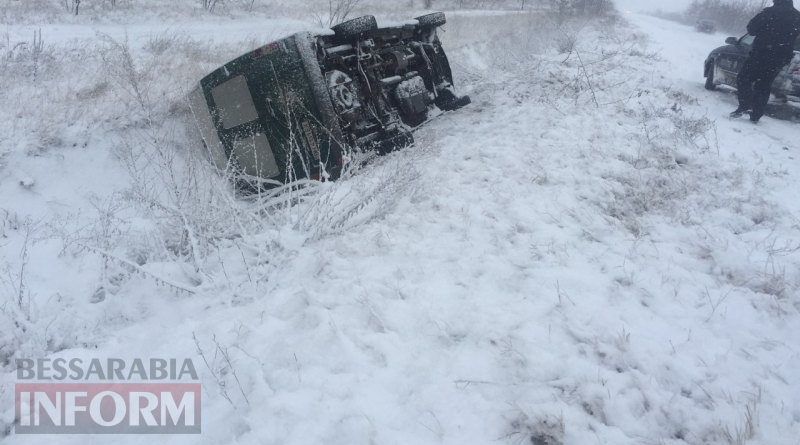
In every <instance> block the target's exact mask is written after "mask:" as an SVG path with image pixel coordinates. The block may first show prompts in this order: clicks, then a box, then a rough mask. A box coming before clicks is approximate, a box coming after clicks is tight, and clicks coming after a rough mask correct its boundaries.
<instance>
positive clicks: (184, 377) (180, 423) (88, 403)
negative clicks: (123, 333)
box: [14, 358, 200, 434]
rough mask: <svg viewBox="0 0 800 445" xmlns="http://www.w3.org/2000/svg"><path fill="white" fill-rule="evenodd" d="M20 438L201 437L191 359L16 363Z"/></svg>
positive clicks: (197, 387) (16, 395) (23, 360)
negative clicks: (29, 436) (170, 435)
mask: <svg viewBox="0 0 800 445" xmlns="http://www.w3.org/2000/svg"><path fill="white" fill-rule="evenodd" d="M16 365H17V382H16V384H15V385H14V387H15V391H14V392H15V401H16V403H15V405H16V420H17V421H16V426H15V431H16V433H17V434H200V383H199V380H198V378H197V372H196V371H195V368H194V364H193V363H192V361H191V360H189V359H184V360H183V361H180V362H179V361H178V360H177V359H158V358H150V359H138V358H137V359H134V360H128V361H126V360H122V359H116V358H109V359H98V358H94V359H91V360H83V359H79V358H73V359H71V360H67V359H63V358H57V359H37V360H34V359H18V360H16Z"/></svg>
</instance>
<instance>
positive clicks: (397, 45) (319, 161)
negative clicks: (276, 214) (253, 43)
mask: <svg viewBox="0 0 800 445" xmlns="http://www.w3.org/2000/svg"><path fill="white" fill-rule="evenodd" d="M445 22H446V20H445V16H444V14H443V13H434V14H428V15H425V16H422V17H418V18H417V19H416V20H414V21H413V22H408V23H405V24H401V25H397V26H390V27H378V25H377V22H376V20H375V18H374V17H373V16H364V17H359V18H357V19H353V20H350V21H347V22H344V23H341V24H339V25H336V26H334V27H333V28H332V32H330V33H327V34H313V33H308V32H302V33H298V34H294V35H292V36H290V37H287V38H284V39H282V40H279V41H277V42H273V43H270V44H267V45H265V46H262V47H260V48H258V49H256V50H254V51H252V52H250V53H247V54H244V55H242V56H240V57H238V58H237V59H235V60H233V61H231V62H229V63H227V64H225V65H224V66H222V67H220V68H219V69H217V70H215V71H214V72H212V73H211V74H209V75H208V76H206V77H204V78H203V79H202V80H201V81H200V83H199V85H198V86H197V87H196V88H195V89H194V90H193V91H192V92H191V94H190V104H191V108H192V112H193V114H194V117H195V121H196V123H197V127H198V129H199V133H200V135H201V137H202V141H203V147H204V151H205V153H206V154H207V155H208V156H209V158H210V159H211V160H212V161H213V162H214V163H215V164H216V166H217V168H219V169H220V170H221V171H225V172H229V173H232V176H233V177H235V180H236V181H237V183H238V184H239V185H240V186H244V187H248V188H253V187H258V188H260V187H265V186H266V187H269V186H276V185H280V184H285V183H288V182H292V181H295V180H297V179H302V178H309V179H323V180H324V179H336V178H337V177H338V175H339V174H340V172H341V168H342V165H343V159H344V157H345V155H346V153H348V151H349V150H359V151H367V150H375V151H378V152H379V153H385V152H388V151H391V150H394V149H396V148H400V147H404V146H407V145H409V144H411V143H412V142H413V136H412V134H411V131H412V129H413V128H414V127H417V126H419V125H421V124H422V123H424V122H425V121H426V120H427V119H428V116H429V112H431V111H432V110H434V109H439V110H443V111H447V110H454V109H457V108H460V107H462V106H464V105H466V104H468V103H470V99H469V97H467V96H457V95H456V93H455V90H454V86H453V76H452V73H451V70H450V64H449V62H448V60H447V56H446V55H445V53H444V50H443V49H442V46H441V42H440V41H439V38H438V36H437V32H436V31H437V28H438V27H440V26H441V25H444V24H445Z"/></svg>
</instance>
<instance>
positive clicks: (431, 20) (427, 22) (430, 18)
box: [417, 12, 447, 28]
mask: <svg viewBox="0 0 800 445" xmlns="http://www.w3.org/2000/svg"><path fill="white" fill-rule="evenodd" d="M417 21H418V22H419V26H422V27H423V28H428V27H438V26H442V25H444V24H445V23H447V18H446V17H445V16H444V13H443V12H432V13H430V14H425V15H421V16H419V17H417Z"/></svg>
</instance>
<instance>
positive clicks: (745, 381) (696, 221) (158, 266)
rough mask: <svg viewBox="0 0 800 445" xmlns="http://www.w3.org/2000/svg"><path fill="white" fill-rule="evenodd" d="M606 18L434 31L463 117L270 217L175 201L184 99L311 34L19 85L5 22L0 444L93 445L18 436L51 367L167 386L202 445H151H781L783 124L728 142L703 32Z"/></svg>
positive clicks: (796, 207)
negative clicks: (196, 416)
mask: <svg viewBox="0 0 800 445" xmlns="http://www.w3.org/2000/svg"><path fill="white" fill-rule="evenodd" d="M623 19H624V20H625V21H628V22H630V24H628V23H625V22H624V21H619V20H618V21H615V20H610V19H598V20H588V21H587V20H582V21H571V22H568V23H566V24H565V25H563V26H560V27H558V26H556V25H553V24H549V25H545V24H543V22H541V20H540V19H539V18H536V17H527V16H525V15H508V14H503V15H492V16H491V17H487V18H480V17H476V16H475V14H473V13H470V14H464V15H462V16H459V15H458V14H452V15H450V23H449V24H448V26H447V28H446V32H445V33H443V34H442V38H443V40H444V44H445V48H446V49H450V53H449V55H450V59H451V61H452V62H453V67H454V71H455V74H456V76H457V80H458V82H459V86H460V88H461V91H463V92H466V93H468V94H470V95H471V96H472V99H473V104H472V105H471V106H469V107H467V108H464V109H462V110H459V111H458V112H453V113H446V114H444V115H441V116H439V117H438V118H437V119H435V120H433V121H432V122H430V123H429V124H427V125H426V126H425V127H423V128H422V129H420V130H419V131H418V132H417V133H416V136H415V137H416V139H417V144H416V146H414V147H412V148H409V149H407V150H403V151H400V152H396V153H393V154H391V155H389V156H386V157H383V158H380V159H378V160H376V161H375V162H373V163H371V164H370V165H368V166H366V167H365V168H363V169H361V170H360V171H358V172H357V173H356V174H354V175H352V176H349V177H347V178H345V179H343V180H341V181H339V182H337V183H334V184H324V185H321V186H318V187H316V188H314V189H313V190H312V191H311V193H310V195H308V196H306V197H305V198H304V199H301V201H302V202H300V203H299V204H297V205H295V206H293V207H281V206H277V207H275V208H273V209H272V210H271V211H269V212H261V211H260V209H253V208H252V206H253V205H254V204H252V203H248V202H244V201H239V202H231V201H230V199H227V198H226V196H225V195H224V193H223V194H220V189H213V188H209V187H205V186H202V185H201V186H198V189H199V190H200V192H198V191H193V192H187V193H188V194H187V195H185V196H181V197H179V198H175V197H174V196H171V195H170V193H172V192H174V191H176V190H180V191H185V190H187V189H185V188H182V186H183V183H181V182H180V181H177V183H171V182H170V181H169V179H165V177H166V176H168V173H170V172H173V171H177V172H178V173H179V174H186V171H185V170H186V169H185V163H184V161H183V160H184V159H185V158H187V157H188V156H187V153H188V152H186V151H181V150H180V149H185V148H186V147H187V146H188V144H189V140H188V139H187V138H186V136H184V135H183V133H182V132H181V131H180V128H182V127H181V125H180V124H181V119H182V118H183V117H185V115H186V109H185V107H184V106H183V105H182V101H181V98H182V97H183V95H184V94H185V91H186V90H187V88H188V87H189V86H190V85H191V83H192V82H193V81H195V80H196V79H198V78H199V77H200V76H202V75H203V74H204V73H206V72H208V71H209V70H211V69H213V68H215V67H216V66H218V64H219V63H222V62H224V61H226V60H228V59H230V58H231V57H233V56H236V55H238V53H239V52H241V51H243V50H245V49H248V48H243V47H246V46H250V47H252V46H253V45H256V44H257V43H258V41H263V40H269V39H271V38H274V37H276V35H278V34H282V33H285V32H290V31H292V30H294V29H299V28H300V27H303V26H307V25H308V23H310V21H305V22H304V21H302V20H300V21H298V20H295V19H292V20H286V19H275V22H274V24H275V25H276V26H273V27H270V28H269V29H264V30H261V31H259V30H258V29H256V28H255V27H256V26H257V21H255V20H251V21H247V22H245V23H242V24H240V25H234V24H233V23H231V22H229V21H228V19H226V22H225V24H223V25H220V26H219V28H214V26H215V25H213V24H212V23H209V21H208V19H207V18H206V19H203V25H202V26H199V25H197V26H193V25H191V24H189V25H184V27H182V28H180V29H175V28H170V29H168V30H163V29H160V28H159V27H158V26H157V25H153V24H149V25H148V24H140V25H131V26H130V27H128V28H126V29H125V30H124V31H123V30H120V29H118V28H114V29H109V28H103V26H105V25H89V24H84V25H80V24H71V25H70V27H65V26H63V25H43V26H41V30H42V36H43V39H44V41H45V43H47V44H48V45H54V46H53V47H52V48H50V47H48V48H45V49H44V50H43V51H42V52H41V53H40V54H39V57H40V58H39V59H38V60H37V61H35V62H34V60H33V59H32V54H33V53H30V52H29V53H26V52H25V51H26V49H25V48H26V47H25V46H23V47H20V46H15V45H14V44H15V43H18V42H20V41H25V40H26V39H27V41H28V43H29V47H32V42H31V41H30V36H29V35H28V34H29V33H30V34H32V32H33V31H32V30H31V29H30V28H23V27H16V28H15V27H14V25H9V26H8V27H7V30H6V33H7V35H8V37H7V39H6V40H7V42H9V44H8V45H6V46H3V47H0V53H3V52H5V54H9V58H8V59H7V60H6V62H8V63H6V64H5V66H4V67H3V68H2V69H0V74H2V75H3V77H2V80H3V81H9V80H14V81H15V82H13V83H8V82H4V83H5V85H4V86H6V85H7V86H8V87H7V88H5V89H4V90H0V100H2V101H3V103H5V104H7V107H6V109H5V110H3V111H2V115H0V117H2V121H1V122H3V123H2V124H0V129H2V131H1V132H0V254H1V255H2V256H0V292H2V294H0V295H1V296H2V302H0V342H2V343H0V363H2V365H3V369H4V380H3V386H2V387H0V425H2V426H3V428H0V437H2V436H3V435H5V436H6V437H3V439H2V440H3V442H4V443H9V444H26V443H44V441H45V440H46V441H47V442H48V443H51V442H56V443H65V444H66V443H81V444H85V443H105V442H107V441H108V437H96V436H22V435H15V434H13V428H12V424H13V417H14V413H13V400H12V399H13V384H14V373H13V365H12V363H11V362H10V360H12V359H13V358H22V357H34V358H38V357H45V356H47V357H64V358H72V357H102V358H105V357H120V358H134V357H179V358H183V357H188V358H192V359H193V360H194V361H195V364H196V365H197V367H198V371H199V372H200V374H201V375H200V377H201V380H202V383H203V397H204V399H203V433H202V435H200V436H158V437H157V439H156V440H158V441H159V442H162V443H198V442H201V443H208V444H219V443H253V444H256V443H258V444H263V443H270V444H272V443H274V444H301V443H303V444H305V443H323V442H325V443H334V444H354V443H376V444H383V443H415V444H421V443H447V444H473V443H474V444H486V443H512V444H520V443H534V444H561V443H563V444H587V443H609V444H680V443H689V444H727V443H730V444H741V443H753V444H765V445H766V444H769V445H774V444H797V443H800V349H798V339H800V313H799V311H800V296H799V295H798V286H800V273H799V272H800V271H799V270H798V266H800V253H798V249H800V225H799V224H798V223H799V222H800V221H798V216H800V204H798V202H797V200H796V192H795V190H796V186H795V184H796V181H797V180H798V176H799V175H800V164H799V163H800V160H798V156H797V154H796V151H797V150H798V149H800V146H798V144H797V143H796V140H797V134H798V130H797V124H796V123H792V122H786V121H781V120H777V119H773V118H769V117H767V118H764V119H763V120H762V122H761V123H760V124H759V125H758V126H753V125H751V124H750V123H749V122H747V121H746V120H739V121H731V120H728V119H727V118H726V117H725V116H726V114H727V112H728V111H730V110H731V109H733V108H734V107H735V98H734V96H733V95H731V94H730V93H726V92H707V91H705V90H704V89H703V85H702V81H703V78H702V70H701V68H702V61H703V60H704V58H705V56H706V54H707V53H708V51H709V50H711V49H712V48H714V47H716V46H719V45H721V44H722V41H723V40H724V36H722V35H712V36H708V35H704V34H698V33H696V32H694V31H693V30H692V29H690V28H688V27H685V26H682V25H679V24H675V23H671V22H667V21H663V20H660V19H656V18H652V17H649V16H644V15H639V14H635V13H625V14H623ZM237 23H238V22H237ZM231 29H235V30H236V31H235V33H234V34H229V33H227V31H225V30H231ZM96 31H100V32H101V33H102V34H104V35H105V36H98V35H96ZM215 31H220V32H219V33H217V32H215ZM126 35H127V39H128V40H129V41H130V42H131V45H130V46H126V45H125V39H126ZM218 36H219V37H218ZM486 36H489V37H486ZM73 39H77V40H73ZM209 39H212V40H213V42H212V43H209ZM76 41H77V42H78V43H77V44H76ZM10 48H16V49H15V52H13V53H11V52H10ZM127 55H130V57H128V56H127ZM12 56H13V58H12ZM126 64H127V65H126ZM34 68H35V70H36V75H35V76H34V75H33V72H34V71H33V70H34ZM127 68H130V69H127ZM3 70H4V71H3ZM131 73H133V75H131ZM165 147H166V148H169V149H170V150H164V148H165ZM172 148H175V150H171V149H172ZM176 153H177V154H176ZM142 159H144V160H145V161H148V162H145V164H146V165H147V166H146V167H145V168H143V169H139V168H137V167H140V166H141V165H143V164H140V163H139V162H140V161H141V160H142ZM150 161H152V162H155V164H152V162H150ZM188 165H193V164H191V163H189V164H188ZM171 167H174V170H173V169H172V168H171ZM204 178H205V179H206V180H207V181H208V182H210V183H213V184H218V183H219V181H217V180H216V179H215V178H213V177H204ZM154 186H155V187H156V188H158V187H166V188H165V190H167V192H166V193H164V192H163V191H162V190H160V189H159V190H156V191H153V190H152V188H153V187H154ZM170 187H172V188H170ZM220 187H221V186H220ZM192 193H194V194H192ZM225 206H228V207H225ZM176 215H177V216H176ZM253 215H258V218H251V217H252V216H253ZM183 218H185V220H184V219H183ZM176 219H181V220H182V222H180V223H177V224H176V223H175V220H176ZM187 221H188V222H187ZM234 225H237V227H235V228H230V229H226V227H228V226H234ZM187 228H189V229H192V230H193V232H194V236H192V235H191V234H189V235H187V233H186V229H187ZM190 239H191V240H194V241H196V242H194V243H193V242H189V240H190ZM123 260H125V261H129V262H131V263H132V264H128V263H124V261H123ZM223 352H224V354H223ZM4 429H5V430H6V432H5V433H4V432H3V430H4ZM113 440H114V442H116V443H141V442H145V441H149V440H153V438H151V437H145V436H133V435H128V436H118V437H116V436H115V437H113Z"/></svg>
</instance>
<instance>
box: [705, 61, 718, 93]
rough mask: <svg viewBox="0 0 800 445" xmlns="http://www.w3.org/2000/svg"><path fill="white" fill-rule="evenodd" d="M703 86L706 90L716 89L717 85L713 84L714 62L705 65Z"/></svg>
mask: <svg viewBox="0 0 800 445" xmlns="http://www.w3.org/2000/svg"><path fill="white" fill-rule="evenodd" d="M705 87H706V89H707V90H708V91H714V90H716V89H717V85H716V84H714V62H711V66H708V67H706V85H705Z"/></svg>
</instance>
